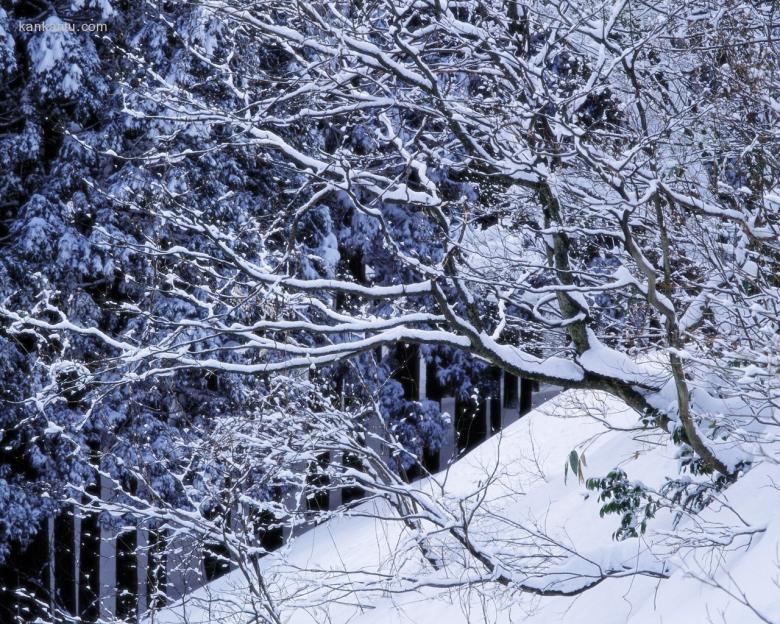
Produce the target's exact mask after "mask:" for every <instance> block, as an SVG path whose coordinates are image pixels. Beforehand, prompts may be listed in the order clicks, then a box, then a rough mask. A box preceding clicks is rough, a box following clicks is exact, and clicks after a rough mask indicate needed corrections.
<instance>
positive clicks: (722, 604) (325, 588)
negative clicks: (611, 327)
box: [153, 391, 780, 624]
mask: <svg viewBox="0 0 780 624" xmlns="http://www.w3.org/2000/svg"><path fill="white" fill-rule="evenodd" d="M636 424H637V423H636V416H635V414H634V413H633V412H631V410H629V409H628V408H627V407H625V406H624V405H623V404H621V403H620V402H618V401H617V400H615V399H613V398H611V397H608V396H606V395H603V394H599V393H586V392H575V391H569V392H565V393H563V394H561V395H559V396H558V397H556V398H554V399H553V400H551V401H549V402H548V403H546V404H545V405H543V406H542V407H540V408H538V409H536V410H534V411H533V412H531V413H530V414H528V415H527V416H526V417H524V418H523V419H521V420H520V421H518V422H516V423H515V424H513V425H512V426H510V427H508V428H507V429H506V430H505V431H504V432H502V433H501V434H499V435H497V436H494V437H493V438H492V439H490V440H489V441H487V442H485V443H484V444H482V445H481V446H480V447H478V448H477V449H475V450H474V451H472V452H471V453H470V454H468V455H467V456H465V457H464V458H462V459H461V460H460V461H458V462H456V463H455V464H453V465H452V466H451V468H450V470H449V471H447V472H446V473H442V474H439V475H436V476H435V477H434V479H432V480H429V481H423V482H420V483H416V484H414V485H413V486H412V487H415V488H418V489H419V490H420V491H423V492H428V493H430V494H431V495H432V497H433V499H435V500H437V501H438V503H439V504H441V505H443V506H445V507H447V508H448V509H453V508H460V507H459V506H460V505H462V506H463V507H464V508H465V509H467V510H468V509H476V511H475V514H476V516H475V517H476V518H477V520H476V521H475V522H474V524H473V531H474V533H475V534H476V536H477V537H476V538H475V539H478V540H479V541H480V544H481V545H482V546H483V547H485V548H486V549H488V550H490V551H491V552H492V553H494V554H495V555H496V556H497V557H499V558H501V559H502V560H503V561H512V562H514V563H517V561H521V562H522V561H523V559H520V557H521V556H523V555H525V556H528V555H529V553H531V552H532V551H534V552H538V550H539V548H540V545H541V547H546V546H549V545H550V544H551V543H552V541H555V542H556V543H557V544H559V545H562V546H564V547H565V548H568V549H570V552H576V553H578V554H577V556H571V557H568V558H564V559H562V560H560V561H558V562H557V563H553V564H549V565H548V563H546V562H545V563H544V564H540V565H539V566H538V567H537V568H534V567H531V568H529V569H531V570H535V572H531V573H529V576H528V578H527V579H526V580H527V581H528V582H529V583H531V584H536V585H537V586H539V587H556V588H567V587H568V588H574V587H576V586H577V584H578V583H581V580H580V578H579V577H578V576H577V575H578V574H581V575H586V576H588V575H594V574H597V573H598V570H599V569H612V570H615V569H618V570H619V569H626V570H631V569H634V568H636V567H640V568H642V569H645V570H655V571H663V572H664V573H666V574H670V575H671V576H670V578H668V579H659V578H656V577H650V576H630V575H627V576H625V577H623V578H610V579H607V580H605V581H603V582H601V583H599V584H597V585H596V586H594V587H592V588H591V589H588V590H587V591H584V592H583V593H581V594H579V595H577V596H573V597H550V596H544V597H540V596H537V595H532V594H529V593H526V592H523V593H519V592H512V591H510V590H508V589H505V588H504V587H502V586H500V585H499V584H497V583H495V582H485V579H484V578H482V579H479V580H476V579H475V578H474V577H471V576H469V574H470V573H469V572H468V571H467V570H466V568H457V566H456V568H457V570H459V572H456V573H455V574H453V572H452V571H450V573H449V574H445V573H439V572H432V571H431V569H430V568H426V566H425V563H424V562H423V561H422V558H421V557H420V556H419V550H416V549H415V548H414V547H413V543H414V540H412V539H411V538H412V537H413V535H410V532H409V531H408V530H405V529H403V527H402V526H401V525H400V523H398V522H395V521H393V520H392V512H391V511H390V510H389V509H387V508H384V507H383V506H382V505H381V504H380V503H365V504H364V505H362V506H360V507H358V508H357V509H356V510H355V511H354V512H353V513H355V514H357V515H359V516H363V517H347V516H343V517H339V518H335V519H333V520H332V521H330V522H328V523H325V524H323V525H320V526H319V527H317V528H315V529H313V530H311V531H309V532H307V533H305V534H303V535H301V536H300V537H298V538H297V539H295V540H293V541H292V542H291V543H290V544H288V545H287V546H285V547H284V548H283V549H282V550H281V551H279V552H278V553H275V554H274V555H273V556H269V557H267V558H265V559H263V560H262V561H261V564H262V567H263V570H264V572H263V574H264V578H265V580H266V582H267V583H268V589H269V591H270V593H271V594H272V595H273V596H274V598H275V600H276V601H277V603H278V605H279V606H280V609H281V611H282V618H283V621H284V622H290V623H292V624H304V623H311V624H314V623H317V624H320V623H322V622H334V623H337V624H340V623H346V622H350V623H353V624H369V623H370V624H402V623H420V624H422V623H426V624H427V623H433V624H440V623H446V624H466V623H471V622H496V623H502V624H508V623H510V622H520V621H522V622H527V623H547V622H571V623H573V624H574V623H576V624H591V623H593V624H596V623H598V624H610V623H615V624H617V623H624V622H631V623H636V624H639V623H648V624H650V623H653V624H673V623H678V622H679V623H681V624H682V623H685V624H693V623H699V622H709V621H712V622H726V623H729V624H731V623H734V624H743V623H745V624H749V623H752V622H780V585H778V582H780V490H779V489H778V487H777V486H775V485H774V483H780V468H778V466H777V465H774V464H770V463H764V464H759V465H758V466H756V467H755V468H753V470H751V471H750V472H749V473H748V474H747V475H746V476H744V477H743V478H742V479H740V480H739V481H738V482H737V483H736V484H735V485H733V486H732V487H731V488H729V489H728V490H727V491H726V492H725V493H724V494H723V495H722V497H721V498H722V500H721V501H719V502H717V503H714V504H713V505H711V506H710V507H709V508H708V509H707V510H705V511H704V512H703V513H702V514H700V515H699V516H697V517H695V518H693V517H686V518H683V519H682V520H681V521H680V522H679V524H677V525H676V526H675V525H674V524H673V522H672V518H671V517H670V516H669V515H668V514H666V515H665V514H663V513H660V514H659V515H658V516H657V517H656V519H655V520H654V521H652V522H651V525H650V528H649V530H648V532H647V534H646V535H645V536H644V537H643V538H641V539H629V540H626V541H623V542H616V541H614V540H613V539H612V534H613V532H614V531H615V529H616V528H617V526H618V518H617V517H614V516H607V517H605V518H600V517H599V507H600V503H599V502H598V501H597V500H596V495H595V494H594V493H593V492H588V491H587V490H586V489H585V487H584V485H582V484H581V483H578V480H577V479H576V478H572V475H571V473H569V475H568V479H565V476H564V465H565V461H566V458H567V456H568V454H569V452H570V451H571V450H572V449H576V450H577V451H578V452H579V453H582V452H584V453H585V456H586V460H587V466H586V467H585V468H584V472H585V477H586V478H587V477H588V476H602V475H605V474H606V473H607V472H608V471H609V470H611V469H612V468H614V467H616V466H620V467H621V468H622V469H623V470H625V471H626V473H627V474H628V475H629V478H631V479H632V480H641V481H642V482H643V483H645V484H648V485H651V486H652V485H660V484H661V483H662V481H663V475H665V474H667V475H671V474H675V470H676V458H675V449H674V447H672V446H671V445H668V444H667V442H666V440H665V438H664V437H662V436H661V435H658V434H656V433H654V432H647V431H641V430H639V429H637V428H636ZM485 484H488V485H487V487H485V488H482V486H483V485H485ZM478 495H482V498H479V496H478ZM478 499H479V500H481V504H480V505H479V506H478V507H477V506H476V505H475V501H476V500H478ZM366 512H372V513H375V514H377V515H384V516H386V519H383V520H379V519H376V518H372V517H365V515H364V514H365V513H366ZM529 527H532V528H533V529H534V530H535V531H538V534H540V535H544V536H546V537H545V540H552V541H544V540H542V541H537V542H535V543H534V544H533V545H532V546H529V544H528V539H529V537H528V536H529ZM681 536H686V537H688V538H690V539H696V540H698V541H699V543H698V546H699V547H698V548H688V547H686V545H685V544H681V543H680V537H681ZM690 539H689V540H688V543H689V544H690ZM705 540H706V541H705ZM410 544H412V545H410ZM534 549H535V550H534ZM441 552H442V553H445V552H446V553H449V554H448V556H449V557H450V558H454V557H457V556H458V555H457V550H450V551H446V546H443V547H442V551H441ZM550 552H551V553H552V554H553V555H554V554H556V553H558V554H559V553H560V552H561V551H560V549H559V548H557V549H556V548H552V549H551V550H550ZM458 573H459V574H460V575H461V576H460V581H463V584H461V585H459V586H456V587H436V588H434V587H431V586H420V585H425V583H424V581H436V580H438V584H439V585H446V584H447V583H452V582H453V580H458V579H457V578H455V577H456V576H457V574H458ZM379 575H387V576H381V577H380V576H379ZM402 576H403V577H404V578H406V579H411V580H407V582H405V583H401V582H400V581H398V580H397V579H398V578H399V577H402ZM389 577H393V578H394V580H392V581H388V580H386V579H387V578H389ZM467 577H468V578H467ZM469 579H471V580H472V582H471V583H467V582H465V581H467V580H469ZM361 583H362V584H363V586H362V587H363V590H362V591H360V592H359V593H357V594H353V593H350V592H349V591H348V590H349V589H350V588H354V587H356V586H357V585H358V584H361ZM372 583H373V586H371V584H372ZM430 584H431V583H430V582H428V585H430ZM402 590H403V591H402ZM336 596H338V597H340V598H341V600H334V597H336ZM325 600H327V603H325ZM743 602H749V603H750V604H751V606H750V607H747V606H744V605H743V604H742V603H743ZM250 605H251V593H250V591H249V589H248V586H247V580H246V577H245V576H244V575H243V574H242V573H241V572H240V571H235V572H233V573H231V574H229V575H228V576H226V577H224V578H222V579H219V580H218V581H216V582H214V583H212V584H210V585H209V586H207V587H205V588H203V589H201V590H199V591H198V592H196V593H195V594H194V595H192V596H190V597H189V598H188V599H187V600H186V601H184V602H183V603H180V604H178V605H175V606H172V607H169V608H168V609H166V610H165V611H162V612H160V613H158V614H156V615H155V616H154V617H153V620H154V621H155V622H161V623H170V624H172V623H179V622H192V623H196V622H226V623H227V622H231V623H232V622H236V623H237V622H249V621H253V620H252V615H251V606H250Z"/></svg>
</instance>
